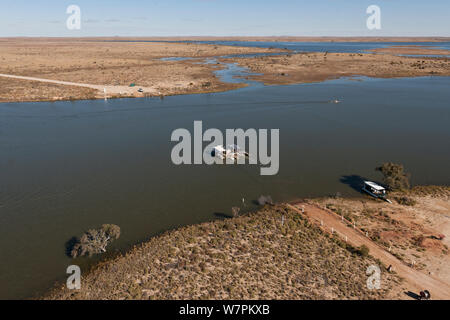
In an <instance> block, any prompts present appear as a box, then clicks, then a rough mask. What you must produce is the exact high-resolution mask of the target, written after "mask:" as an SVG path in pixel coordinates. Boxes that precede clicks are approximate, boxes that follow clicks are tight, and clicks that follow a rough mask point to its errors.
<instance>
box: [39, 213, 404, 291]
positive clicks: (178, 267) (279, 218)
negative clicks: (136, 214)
mask: <svg viewBox="0 0 450 320" xmlns="http://www.w3.org/2000/svg"><path fill="white" fill-rule="evenodd" d="M366 249H367V248H363V247H362V248H354V247H351V246H349V245H347V244H346V243H345V242H344V241H342V240H341V239H339V238H338V237H334V236H331V235H329V234H328V233H325V232H324V231H322V230H321V229H320V227H318V226H316V225H315V224H311V223H310V222H309V221H308V220H307V219H306V218H305V217H304V216H302V215H301V214H298V212H295V211H293V210H292V209H290V208H289V207H288V206H286V205H275V206H272V205H265V206H264V207H262V209H261V210H260V211H258V212H256V213H251V214H246V215H241V216H238V217H235V218H230V219H225V220H220V221H215V222H210V223H203V224H200V225H194V226H188V227H184V228H181V229H178V230H175V231H171V232H167V233H165V234H163V235H161V236H158V237H155V238H153V239H151V240H150V241H149V242H147V243H145V244H143V245H141V246H139V247H136V248H134V249H133V250H132V251H131V252H129V253H128V254H126V255H124V256H120V257H117V258H115V259H114V260H112V261H108V262H105V263H103V264H100V265H99V266H97V267H96V269H94V270H92V271H91V272H90V273H89V274H87V275H85V276H84V277H83V279H82V289H81V290H79V291H70V290H67V289H65V288H64V287H61V288H56V289H55V290H53V291H52V292H51V294H50V295H49V296H47V297H46V298H48V299H382V298H388V297H390V296H389V294H390V288H391V287H393V286H396V285H397V284H398V283H400V280H399V278H398V277H397V276H396V275H395V274H389V273H386V272H385V273H383V286H382V288H381V290H373V291H371V290H369V289H367V286H366V281H367V275H366V270H367V267H368V266H369V265H371V264H378V263H377V262H376V261H375V260H374V259H373V258H371V257H370V256H369V252H368V250H366Z"/></svg>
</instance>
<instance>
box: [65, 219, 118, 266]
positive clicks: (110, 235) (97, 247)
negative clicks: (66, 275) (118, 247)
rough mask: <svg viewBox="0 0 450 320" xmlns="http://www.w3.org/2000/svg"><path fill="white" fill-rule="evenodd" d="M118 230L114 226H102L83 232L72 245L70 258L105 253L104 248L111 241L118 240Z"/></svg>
mask: <svg viewBox="0 0 450 320" xmlns="http://www.w3.org/2000/svg"><path fill="white" fill-rule="evenodd" d="M119 237H120V228H119V227H118V226H116V225H114V224H104V225H102V227H101V228H99V229H91V230H88V231H87V232H85V233H84V234H83V235H82V236H81V238H80V239H78V240H77V241H76V243H75V244H74V246H73V248H72V251H71V253H70V254H71V256H72V257H73V258H76V257H82V256H85V255H89V256H92V255H94V254H99V253H104V252H106V247H107V246H108V244H109V243H111V242H112V241H114V240H116V239H119Z"/></svg>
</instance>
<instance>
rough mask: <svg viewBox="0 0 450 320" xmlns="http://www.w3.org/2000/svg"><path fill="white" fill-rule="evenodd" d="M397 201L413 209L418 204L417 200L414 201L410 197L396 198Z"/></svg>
mask: <svg viewBox="0 0 450 320" xmlns="http://www.w3.org/2000/svg"><path fill="white" fill-rule="evenodd" d="M395 200H396V201H397V202H398V203H399V204H401V205H403V206H411V207H412V206H415V205H416V204H417V201H416V200H414V199H413V198H410V197H406V196H403V197H396V198H395Z"/></svg>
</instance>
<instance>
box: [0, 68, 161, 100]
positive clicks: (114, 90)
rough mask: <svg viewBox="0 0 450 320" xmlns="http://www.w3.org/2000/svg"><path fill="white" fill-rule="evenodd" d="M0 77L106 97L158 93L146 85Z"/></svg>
mask: <svg viewBox="0 0 450 320" xmlns="http://www.w3.org/2000/svg"><path fill="white" fill-rule="evenodd" d="M0 77H3V78H11V79H18V80H29V81H39V82H47V83H53V84H60V85H66V86H76V87H84V88H90V89H95V90H98V91H99V95H105V96H106V97H112V96H117V95H125V96H139V95H142V94H143V93H145V94H151V95H156V94H158V91H157V90H155V89H154V88H147V87H127V86H102V85H97V84H87V83H78V82H67V81H59V80H50V79H42V78H34V77H23V76H16V75H11V74H1V73H0ZM139 89H142V90H143V93H141V92H139V91H138V90H139Z"/></svg>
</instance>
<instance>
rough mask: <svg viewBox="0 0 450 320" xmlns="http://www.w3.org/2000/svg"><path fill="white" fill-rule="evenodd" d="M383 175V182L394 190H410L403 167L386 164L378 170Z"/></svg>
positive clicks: (390, 163)
mask: <svg viewBox="0 0 450 320" xmlns="http://www.w3.org/2000/svg"><path fill="white" fill-rule="evenodd" d="M376 170H377V171H380V172H381V173H382V174H383V182H384V183H385V184H386V185H387V186H388V187H389V188H391V189H393V190H405V189H409V178H408V175H407V174H406V173H405V169H404V168H403V165H401V164H396V163H392V162H386V163H383V164H382V165H381V167H378V168H376Z"/></svg>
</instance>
